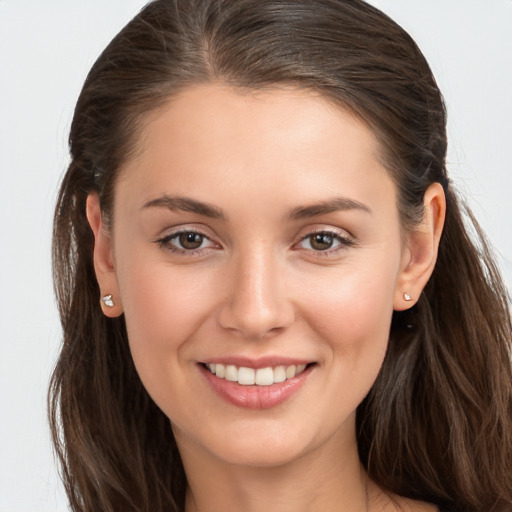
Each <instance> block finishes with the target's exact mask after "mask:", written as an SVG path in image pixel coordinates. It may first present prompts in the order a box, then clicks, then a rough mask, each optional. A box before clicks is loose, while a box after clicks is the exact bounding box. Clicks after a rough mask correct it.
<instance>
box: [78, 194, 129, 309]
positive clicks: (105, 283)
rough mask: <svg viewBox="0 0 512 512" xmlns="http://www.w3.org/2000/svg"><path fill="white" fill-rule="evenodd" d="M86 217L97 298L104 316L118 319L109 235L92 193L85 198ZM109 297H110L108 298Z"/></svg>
mask: <svg viewBox="0 0 512 512" xmlns="http://www.w3.org/2000/svg"><path fill="white" fill-rule="evenodd" d="M86 215H87V220H88V221H89V225H90V226H91V229H92V232H93V233H94V255H93V260H94V270H95V272H96V279H97V280H98V284H99V287H100V294H101V296H100V297H99V300H100V303H101V307H102V310H103V313H104V314H105V316H108V317H110V318H115V317H118V316H120V315H121V314H122V312H123V307H122V304H121V297H120V295H119V286H118V284H117V275H116V271H115V268H114V257H113V252H112V242H111V239H110V234H109V233H108V230H107V229H106V228H105V226H104V224H103V219H102V216H101V208H100V199H99V197H98V194H96V193H92V194H89V196H88V197H87V204H86ZM109 296H111V297H110V298H109Z"/></svg>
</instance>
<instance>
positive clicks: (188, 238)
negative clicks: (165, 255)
mask: <svg viewBox="0 0 512 512" xmlns="http://www.w3.org/2000/svg"><path fill="white" fill-rule="evenodd" d="M179 240H180V244H181V246H182V247H183V248H184V249H197V248H199V247H201V244H202V243H203V235H200V234H199V233H182V234H181V235H180V238H179Z"/></svg>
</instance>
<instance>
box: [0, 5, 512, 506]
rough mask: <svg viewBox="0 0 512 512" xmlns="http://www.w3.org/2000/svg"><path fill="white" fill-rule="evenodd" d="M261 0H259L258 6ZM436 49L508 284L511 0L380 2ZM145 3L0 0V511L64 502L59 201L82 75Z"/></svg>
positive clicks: (461, 146)
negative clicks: (59, 416)
mask: <svg viewBox="0 0 512 512" xmlns="http://www.w3.org/2000/svg"><path fill="white" fill-rule="evenodd" d="M255 1H257V0H255ZM372 3H374V4H375V5H377V6H378V7H380V8H381V9H382V10H384V11H385V12H387V13H388V14H390V15H391V17H393V18H394V19H396V20H397V21H398V22H399V23H400V24H402V25H403V26H404V27H405V28H406V29H407V30H408V31H409V32H410V33H411V34H412V35H413V37H414V38H415V39H416V41H417V42H418V44H419V45H420V47H421V48H422V50H423V51H424V53H425V54H426V56H427V59H428V60H429V62H430V64H431V66H432V68H433V70H434V73H435V75H436V77H437V79H438V82H439V84H440V87H441V90H442V91H443V92H444V95H445V98H446V102H447V105H448V114H449V137H450V149H449V156H448V162H449V170H450V172H451V175H452V177H453V178H454V179H455V180H456V182H457V184H458V185H459V188H460V189H461V190H462V192H463V193H464V194H465V196H466V197H467V200H468V202H469V204H470V205H471V206H472V208H473V210H474V212H475V214H476V215H477V217H478V219H479V220H480V222H481V224H482V225H483V227H484V229H485V230H486V232H487V233H488V236H489V238H490V240H491V242H492V243H493V244H494V246H495V248H496V250H497V252H498V253H499V262H500V265H501V268H502V270H503V273H504V275H505V279H506V282H507V285H508V287H509V289H512V227H511V224H512V173H511V158H510V153H511V151H512V62H511V60H512V1H511V0H373V2H372ZM144 4H145V0H87V1H84V0H60V1H59V0H46V1H41V0H0V512H60V511H64V510H67V507H66V500H65V497H64V493H63V489H62V486H61V484H60V482H59V479H58V476H57V471H56V468H55V463H54V460H53V455H52V451H51V447H50V441H49V435H48V428H47V426H46V390H47V385H48V380H49V375H50V372H51V368H52V366H53V364H54V362H55V358H56V355H57V353H58V348H59V343H60V326H59V321H58V318H57V314H56V309H55V302H54V298H53V292H52V283H51V270H50V238H51V222H52V215H53V205H54V202H55V197H56V191H57V188H58V183H59V180H60V179H61V177H62V174H63V172H64V170H65V168H66V164H67V161H68V160H67V158H68V157H67V134H68V131H69V127H70V122H71V116H72V111H73V107H74V103H75V102H76V99H77V96H78V94H79V91H80V88H81V85H82V83H83V80H84V78H85V76H86V73H87V71H88V69H89V68H90V66H91V65H92V63H93V62H94V60H95V59H96V57H97V56H98V54H99V53H100V51H101V50H102V49H103V48H104V46H105V45H106V44H107V43H108V42H109V41H110V39H111V38H112V37H113V36H114V35H115V34H116V33H117V32H118V31H119V29H120V28H121V27H122V26H123V25H124V24H125V23H126V22H127V21H128V20H129V19H130V18H131V17H132V16H133V15H134V14H135V13H136V12H137V11H138V10H139V9H140V8H141V7H142V6H143V5H144Z"/></svg>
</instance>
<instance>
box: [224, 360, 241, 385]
mask: <svg viewBox="0 0 512 512" xmlns="http://www.w3.org/2000/svg"><path fill="white" fill-rule="evenodd" d="M226 380H230V381H232V382H236V381H237V380H238V368H237V367H236V366H234V365H232V364H228V365H227V366H226Z"/></svg>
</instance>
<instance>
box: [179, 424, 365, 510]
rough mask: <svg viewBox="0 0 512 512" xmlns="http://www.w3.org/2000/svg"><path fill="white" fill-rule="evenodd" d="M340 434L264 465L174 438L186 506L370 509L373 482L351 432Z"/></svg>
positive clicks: (206, 507)
mask: <svg viewBox="0 0 512 512" xmlns="http://www.w3.org/2000/svg"><path fill="white" fill-rule="evenodd" d="M354 430H355V429H354ZM339 437H340V438H336V436H334V437H333V439H331V440H329V442H327V443H324V444H323V445H322V446H321V447H317V448H316V449H313V450H311V451H309V452H308V453H304V454H301V455H300V456H298V457H297V458H295V459H294V460H292V461H289V462H287V463H286V464H280V465H269V466H267V467H253V466H240V465H237V464H231V463H227V462H225V461H222V460H220V459H219V458H217V457H215V456H214V455H212V454H210V453H207V452H204V451H203V452H200V450H199V449H198V447H197V446H191V445H187V444H185V445H184V443H183V442H179V444H180V445H181V446H180V451H181V454H182V459H183V463H184V466H185V471H186V474H187V480H188V484H189V486H188V489H187V498H186V507H185V510H186V512H221V511H222V512H239V511H240V510H243V511H244V512H261V511H267V510H272V511H273V512H292V511H293V512H311V511H318V510H333V511H335V510H340V511H341V510H343V511H344V512H362V511H366V510H369V501H370V500H371V495H372V494H374V490H373V484H372V483H371V482H370V481H369V479H368V477H367V475H366V473H365V472H364V470H363V469H362V467H361V465H360V462H359V457H358V453H357V445H356V442H355V435H354V437H353V438H351V439H350V440H348V439H343V436H341V435H340V436H339ZM345 437H346V436H345Z"/></svg>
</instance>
